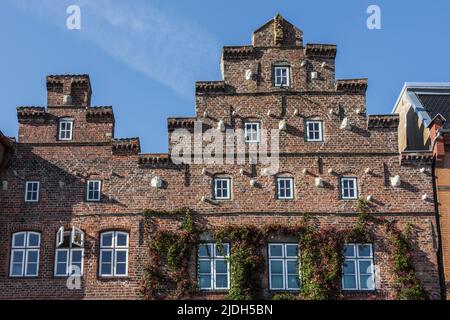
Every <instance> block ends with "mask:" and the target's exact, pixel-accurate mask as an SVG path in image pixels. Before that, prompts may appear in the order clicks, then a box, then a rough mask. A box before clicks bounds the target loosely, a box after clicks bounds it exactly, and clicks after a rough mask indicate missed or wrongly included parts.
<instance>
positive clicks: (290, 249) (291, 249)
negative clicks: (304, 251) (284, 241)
mask: <svg viewBox="0 0 450 320" xmlns="http://www.w3.org/2000/svg"><path fill="white" fill-rule="evenodd" d="M286 256H287V257H297V256H298V246H297V245H296V244H294V245H290V244H289V245H286Z"/></svg>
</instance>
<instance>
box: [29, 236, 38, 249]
mask: <svg viewBox="0 0 450 320" xmlns="http://www.w3.org/2000/svg"><path fill="white" fill-rule="evenodd" d="M39 239H40V236H39V235H38V234H35V233H29V234H28V247H39Z"/></svg>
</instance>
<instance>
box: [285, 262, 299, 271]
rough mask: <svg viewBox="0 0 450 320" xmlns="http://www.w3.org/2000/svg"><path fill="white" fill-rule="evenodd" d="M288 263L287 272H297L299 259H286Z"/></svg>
mask: <svg viewBox="0 0 450 320" xmlns="http://www.w3.org/2000/svg"><path fill="white" fill-rule="evenodd" d="M286 263H287V273H289V274H297V273H298V271H297V261H286Z"/></svg>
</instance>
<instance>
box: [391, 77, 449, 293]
mask: <svg viewBox="0 0 450 320" xmlns="http://www.w3.org/2000/svg"><path fill="white" fill-rule="evenodd" d="M393 113H397V114H399V115H400V127H399V147H400V151H403V150H421V151H423V150H425V151H432V152H433V156H434V160H435V162H434V178H435V184H436V193H435V197H436V199H435V201H436V203H437V210H438V213H439V220H440V234H441V249H442V253H441V255H442V263H443V269H444V270H443V273H444V278H445V280H444V281H445V288H446V289H445V290H446V294H447V298H449V297H450V156H449V153H450V147H449V146H450V121H447V119H450V83H406V84H405V86H404V87H403V90H402V92H401V93H400V96H399V98H398V100H397V103H396V105H395V107H394V110H393Z"/></svg>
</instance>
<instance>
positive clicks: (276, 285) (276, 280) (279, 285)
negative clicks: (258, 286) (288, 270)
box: [270, 275, 284, 289]
mask: <svg viewBox="0 0 450 320" xmlns="http://www.w3.org/2000/svg"><path fill="white" fill-rule="evenodd" d="M270 279H271V285H272V289H284V286H283V276H276V275H272V276H271V277H270Z"/></svg>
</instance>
